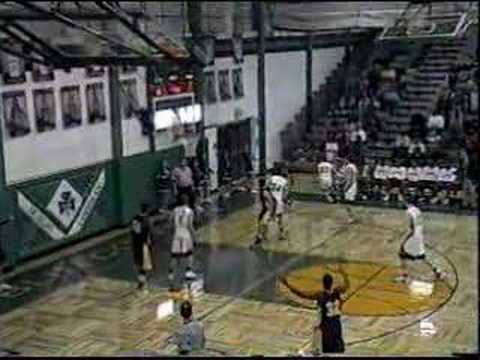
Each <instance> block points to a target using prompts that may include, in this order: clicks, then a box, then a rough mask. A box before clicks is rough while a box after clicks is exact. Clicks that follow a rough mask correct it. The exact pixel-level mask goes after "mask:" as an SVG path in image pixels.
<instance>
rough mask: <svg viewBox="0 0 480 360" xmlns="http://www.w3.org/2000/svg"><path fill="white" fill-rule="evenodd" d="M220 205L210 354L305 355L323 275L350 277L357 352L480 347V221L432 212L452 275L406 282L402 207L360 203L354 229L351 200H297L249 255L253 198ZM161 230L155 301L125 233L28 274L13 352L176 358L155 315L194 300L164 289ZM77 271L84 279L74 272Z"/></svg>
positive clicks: (209, 249) (203, 313) (203, 235)
mask: <svg viewBox="0 0 480 360" xmlns="http://www.w3.org/2000/svg"><path fill="white" fill-rule="evenodd" d="M238 196H241V197H245V196H247V197H248V195H245V194H240V195H237V198H232V202H231V204H230V205H231V206H232V207H234V206H235V200H236V201H237V203H238ZM243 202H245V200H244V201H243ZM213 210H214V209H212V213H211V216H209V218H210V219H209V220H208V223H207V224H205V225H203V227H202V228H201V229H200V234H199V237H200V239H201V241H202V245H201V250H200V251H199V255H198V256H197V259H196V266H197V267H198V269H199V271H200V272H201V273H202V275H203V279H204V282H205V285H204V291H203V293H200V294H198V295H195V297H194V298H193V303H194V309H195V313H196V317H197V318H199V319H201V320H203V322H204V324H205V326H206V329H207V333H206V334H207V343H208V346H207V347H208V349H207V350H208V353H210V354H217V355H226V354H238V355H253V354H267V353H268V354H272V355H287V354H297V353H298V352H299V351H302V350H303V351H308V350H309V345H310V341H309V339H310V337H311V329H312V326H313V324H314V321H315V319H316V313H315V311H314V310H313V309H312V303H311V302H309V301H308V300H305V299H304V298H302V294H305V293H308V292H314V291H315V290H317V289H318V288H319V286H320V281H321V276H322V274H323V273H325V272H326V271H329V272H330V273H332V274H333V275H334V278H335V280H336V281H338V282H341V279H342V277H341V276H340V274H339V271H340V269H341V271H343V272H344V273H345V274H346V276H348V277H349V281H350V284H351V285H350V290H349V291H348V292H347V298H348V300H347V302H346V304H345V308H344V312H345V316H344V322H345V324H344V326H345V328H344V331H345V339H346V343H347V353H350V354H360V355H377V354H387V355H396V354H398V355H399V354H406V355H427V354H428V355H430V354H434V355H442V354H443V355H446V354H451V353H452V352H469V351H472V350H473V349H474V348H475V347H476V346H477V345H478V344H477V340H476V339H477V336H476V330H477V328H478V324H477V322H476V321H477V320H476V319H478V307H477V302H476V300H475V299H476V298H477V294H476V289H477V288H478V286H477V279H476V276H475V274H476V267H477V256H476V254H477V253H478V252H477V248H476V246H477V241H476V233H477V224H476V219H475V218H474V217H467V216H454V215H445V214H438V213H428V214H426V215H425V228H426V238H427V242H428V244H430V246H429V247H428V254H429V255H431V257H432V258H433V259H434V261H435V262H436V263H437V264H438V265H439V266H441V267H442V268H443V269H444V271H445V272H446V273H447V277H446V279H445V281H439V280H437V281H435V280H433V278H432V277H431V276H429V275H430V274H428V271H427V272H426V273H425V275H426V278H425V279H424V280H422V281H419V282H417V283H416V284H413V285H411V286H410V287H407V285H404V284H399V283H396V282H395V281H394V278H395V276H396V275H397V272H398V266H399V264H398V263H397V252H398V247H399V243H400V240H401V236H402V234H403V233H404V231H405V227H406V224H405V219H404V214H403V212H402V211H400V210H391V209H390V210H386V209H378V208H377V209H374V208H365V207H356V208H355V209H354V211H355V213H356V215H358V217H359V219H360V221H359V222H358V223H355V224H352V225H348V224H346V222H345V218H346V215H345V214H346V213H345V208H344V206H343V205H329V204H322V203H310V202H295V203H294V206H293V209H292V211H291V213H290V214H289V219H288V221H289V228H288V232H289V237H288V239H287V240H285V241H279V240H277V238H276V237H275V233H272V234H271V236H270V240H269V241H268V242H267V243H265V244H264V246H263V248H261V249H255V250H250V249H249V248H248V247H249V245H250V244H251V242H252V239H253V237H254V233H255V230H256V228H255V216H254V215H255V205H254V204H252V205H250V206H246V207H242V208H239V209H235V208H233V209H231V210H230V212H229V213H228V214H227V215H223V216H221V217H219V216H217V215H215V214H214V211H213ZM165 236H166V235H165V234H163V235H162V234H160V233H159V235H158V237H157V240H156V245H157V249H158V251H157V252H156V254H155V260H154V263H155V275H154V276H153V283H154V285H153V286H152V289H151V291H150V292H149V293H138V292H137V291H136V290H135V283H134V278H135V274H134V273H133V270H132V263H131V261H132V260H131V259H130V257H129V251H130V248H129V240H128V238H125V237H123V238H122V237H118V238H115V239H112V240H110V241H108V242H107V243H105V244H103V245H101V246H97V247H95V248H92V249H89V250H85V251H83V252H82V253H80V254H77V255H74V256H71V257H69V258H66V259H59V260H57V261H56V262H54V264H53V265H48V266H46V267H44V268H42V269H39V270H34V271H31V272H29V273H26V274H22V275H19V276H18V279H16V282H15V283H16V284H18V286H20V287H23V288H24V290H25V291H26V293H25V294H23V295H20V296H18V297H17V298H11V299H8V300H7V302H6V303H7V304H8V309H7V308H6V306H5V305H4V302H2V310H3V311H2V312H3V314H2V316H1V317H0V323H1V327H0V328H1V334H0V336H1V338H2V342H3V344H4V346H5V347H6V348H15V349H17V350H19V351H21V352H22V353H23V354H29V355H37V356H39V355H80V354H81V355H115V354H121V353H129V352H135V351H136V352H137V353H138V351H140V350H142V351H146V352H148V351H154V352H155V351H156V352H159V353H161V354H165V355H166V354H174V353H175V352H174V351H175V350H174V347H173V346H172V345H169V344H168V338H169V336H171V334H172V332H173V331H174V329H175V327H176V326H178V324H179V318H178V317H177V316H168V315H167V316H165V317H163V318H161V317H160V318H158V317H157V309H158V306H159V305H160V304H165V303H168V302H169V301H171V300H172V299H178V298H183V297H185V296H188V295H186V294H187V293H186V292H185V291H183V292H182V291H178V292H175V293H172V292H169V291H168V286H167V279H166V270H165V268H166V265H167V260H168V249H167V246H166V241H165ZM452 237H455V239H456V242H455V244H452V243H451V239H452ZM72 265H73V266H72ZM80 266H81V268H82V269H83V273H79V272H78V271H76V270H75V269H78V268H79V267H80ZM421 271H425V270H421ZM286 284H287V285H288V286H286ZM7 310H8V311H7ZM458 319H472V321H468V322H465V321H458ZM474 319H475V320H474Z"/></svg>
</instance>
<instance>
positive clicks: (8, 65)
mask: <svg viewBox="0 0 480 360" xmlns="http://www.w3.org/2000/svg"><path fill="white" fill-rule="evenodd" d="M25 66H26V64H25V61H24V60H22V59H20V58H18V57H16V56H12V55H9V54H5V53H2V78H3V83H4V84H6V85H11V84H22V83H24V82H25V81H26V76H25V71H26V69H25Z"/></svg>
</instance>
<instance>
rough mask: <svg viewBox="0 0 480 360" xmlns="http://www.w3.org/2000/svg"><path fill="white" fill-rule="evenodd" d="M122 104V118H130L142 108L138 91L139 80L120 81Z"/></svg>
mask: <svg viewBox="0 0 480 360" xmlns="http://www.w3.org/2000/svg"><path fill="white" fill-rule="evenodd" d="M120 106H121V107H122V118H123V119H130V118H132V117H134V116H135V112H136V111H138V110H140V104H139V102H138V92H137V80H135V79H130V80H124V81H121V82H120Z"/></svg>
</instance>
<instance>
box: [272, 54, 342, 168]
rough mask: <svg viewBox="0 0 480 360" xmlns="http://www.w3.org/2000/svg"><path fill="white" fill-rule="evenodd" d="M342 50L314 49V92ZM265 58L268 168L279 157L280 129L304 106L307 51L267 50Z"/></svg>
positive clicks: (335, 65) (339, 56) (333, 65)
mask: <svg viewBox="0 0 480 360" xmlns="http://www.w3.org/2000/svg"><path fill="white" fill-rule="evenodd" d="M344 53H345V48H344V47H336V48H325V49H314V50H313V54H312V89H313V91H316V90H318V88H319V86H320V85H321V84H323V83H324V82H325V78H326V77H327V76H328V75H329V74H330V73H331V72H332V71H333V70H334V69H335V68H336V67H337V66H338V64H339V63H340V62H341V61H342V58H343V56H344ZM265 61H266V89H265V92H266V132H267V140H266V142H267V167H271V166H272V165H273V163H274V162H275V161H280V160H281V159H282V144H281V141H280V132H281V131H282V130H284V129H285V126H286V125H287V124H288V123H289V122H291V121H294V117H295V115H296V114H298V113H299V112H300V111H301V110H302V108H303V107H304V106H306V102H307V98H306V97H307V94H306V77H307V75H306V71H307V69H306V66H307V63H306V61H307V56H306V51H294V52H282V53H270V54H267V55H266V59H265Z"/></svg>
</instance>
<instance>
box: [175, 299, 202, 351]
mask: <svg viewBox="0 0 480 360" xmlns="http://www.w3.org/2000/svg"><path fill="white" fill-rule="evenodd" d="M192 313H193V311H192V304H191V303H190V302H189V301H184V302H182V304H181V305H180V315H181V316H182V318H183V326H182V328H181V329H180V331H178V332H177V334H176V335H175V337H174V341H173V342H174V343H175V344H176V345H177V346H178V352H179V354H180V355H190V354H192V353H195V352H198V351H201V350H203V349H205V330H204V327H203V324H202V323H201V322H199V321H197V320H193V318H192Z"/></svg>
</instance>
